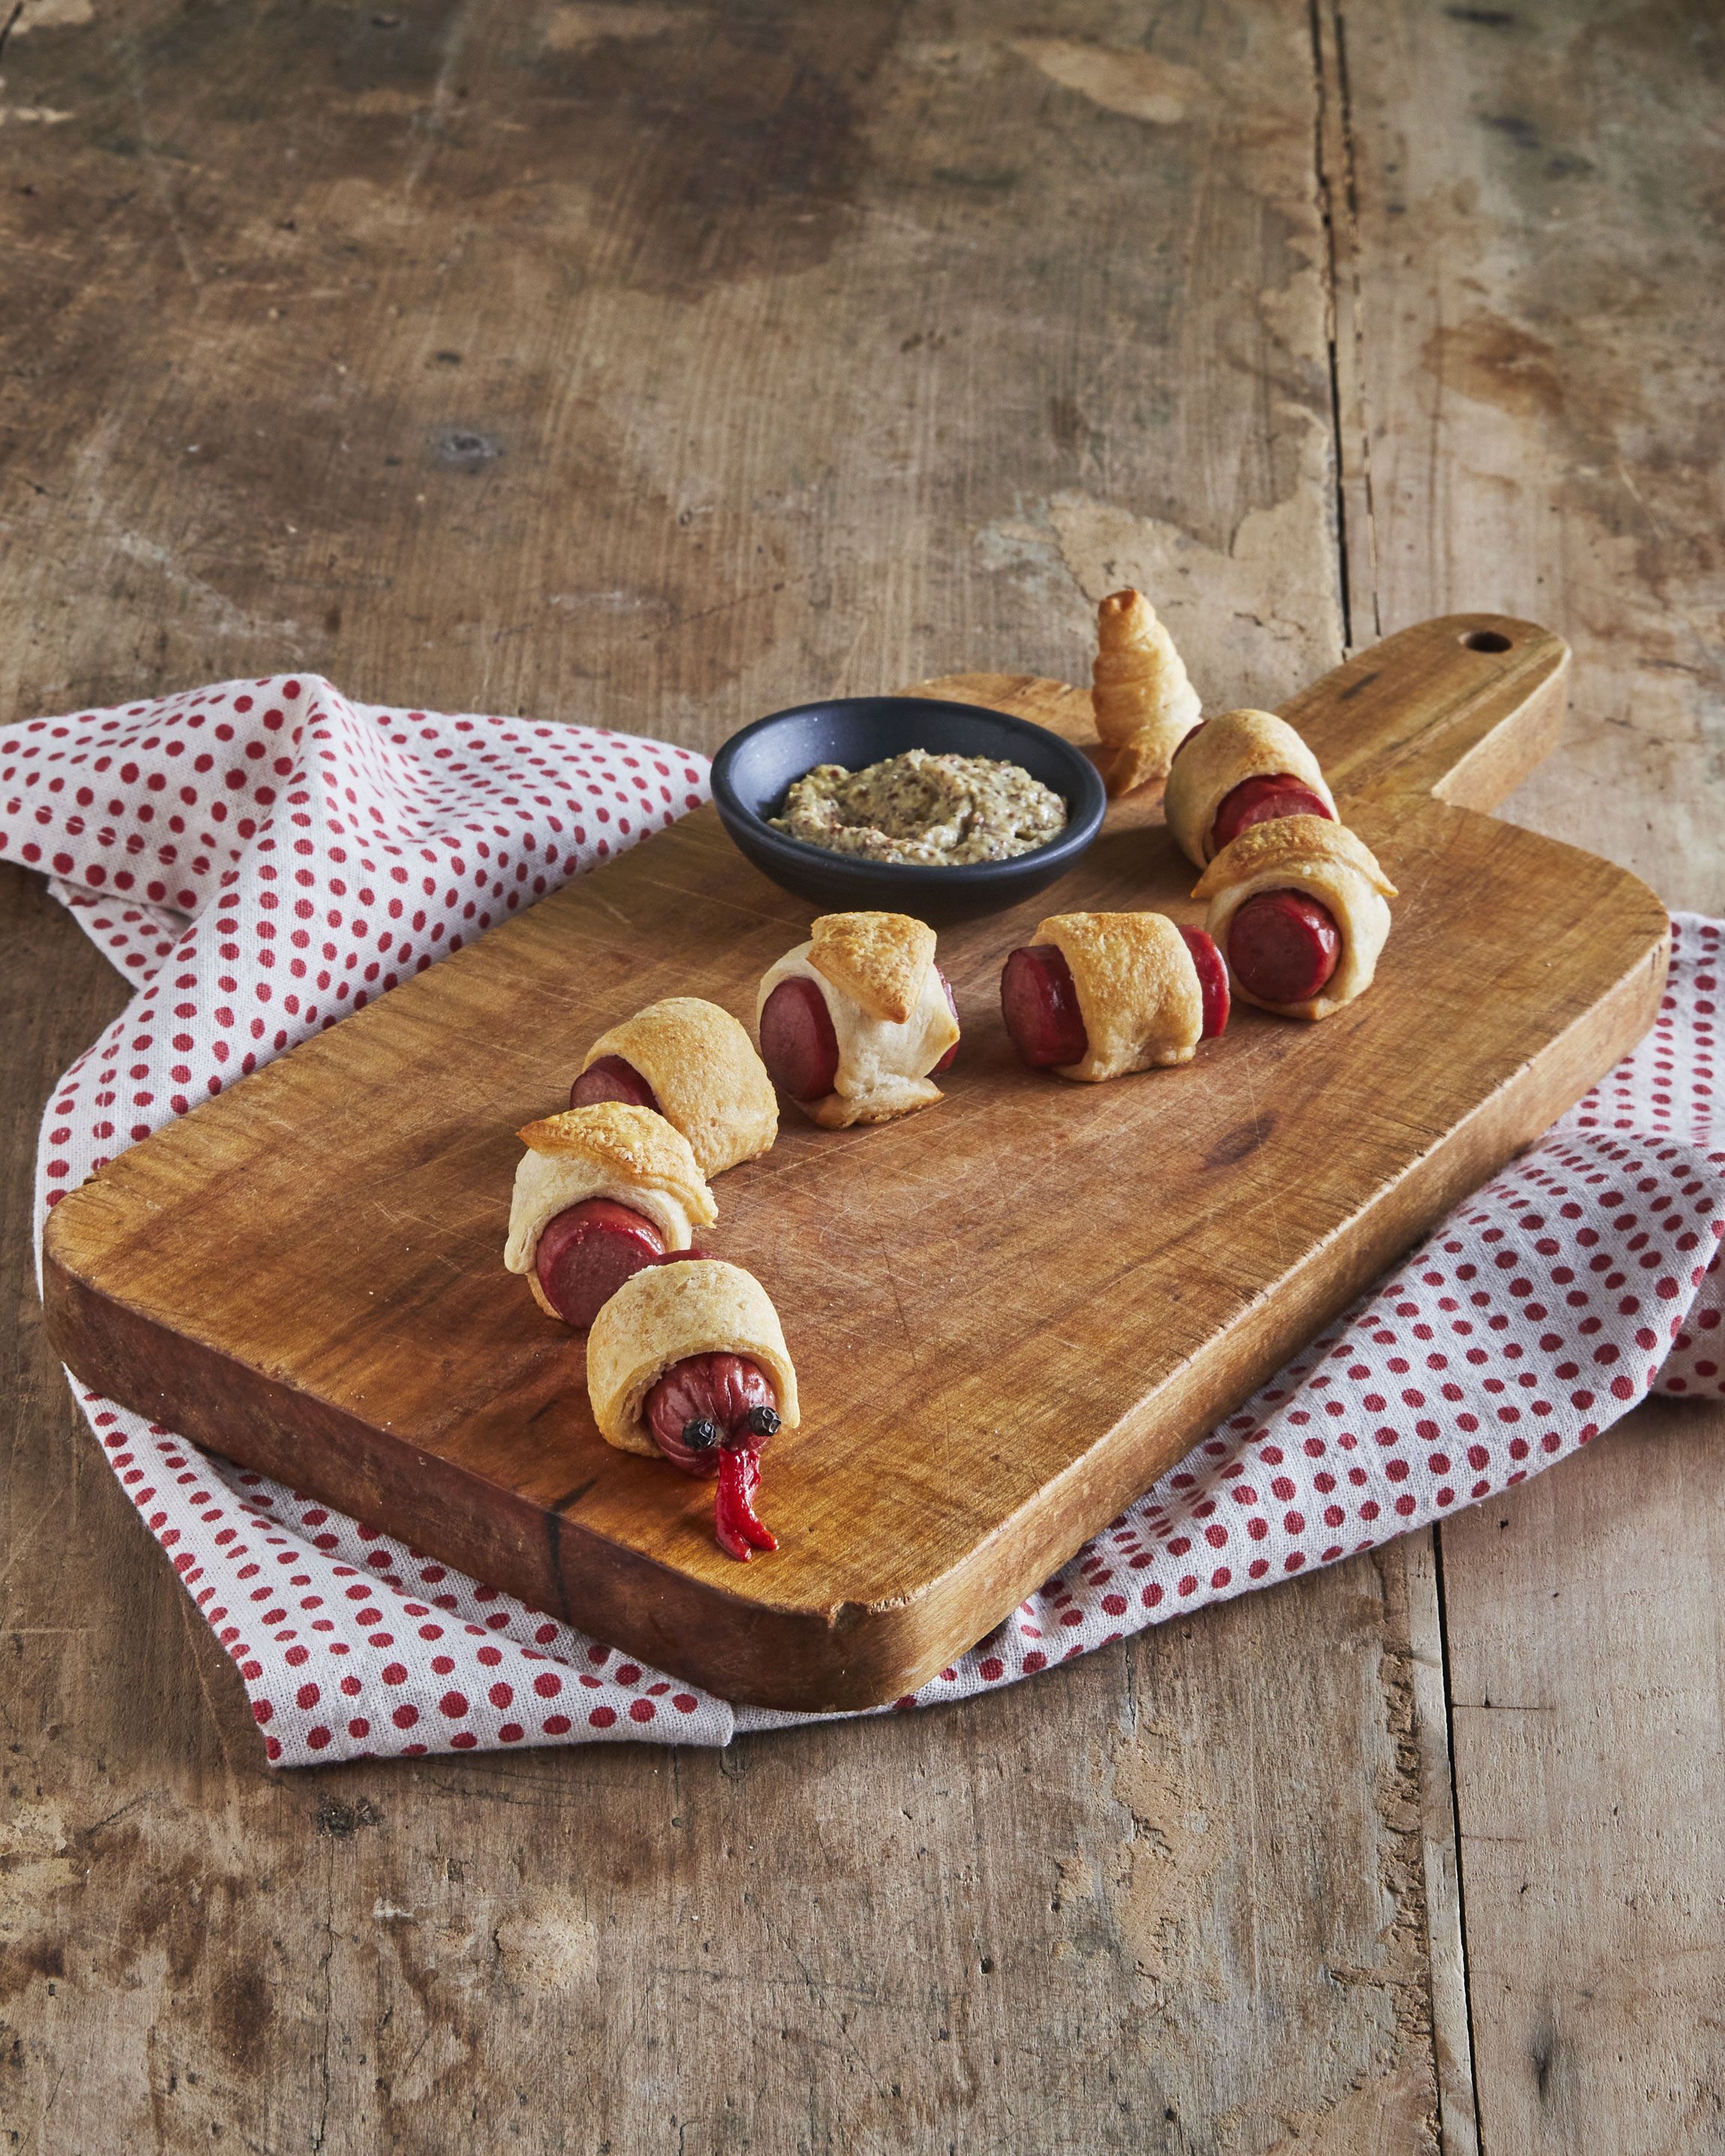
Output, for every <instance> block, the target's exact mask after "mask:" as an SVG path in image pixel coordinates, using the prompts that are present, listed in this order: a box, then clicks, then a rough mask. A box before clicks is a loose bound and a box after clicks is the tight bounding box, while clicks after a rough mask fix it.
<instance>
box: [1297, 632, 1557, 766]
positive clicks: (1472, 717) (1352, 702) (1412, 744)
mask: <svg viewBox="0 0 1725 2156" xmlns="http://www.w3.org/2000/svg"><path fill="white" fill-rule="evenodd" d="M1568 677H1569V647H1568V644H1566V643H1565V642H1564V641H1563V638H1562V637H1560V636H1557V635H1554V634H1553V632H1552V631H1551V630H1550V629H1541V628H1540V627H1539V626H1538V624H1537V623H1534V622H1531V621H1517V620H1516V619H1514V618H1513V617H1512V616H1511V615H1508V614H1498V613H1453V614H1444V615H1440V617H1439V618H1438V619H1435V620H1434V621H1422V622H1420V623H1418V624H1416V625H1415V626H1414V628H1412V629H1402V630H1401V631H1399V633H1398V634H1396V635H1394V636H1388V637H1385V638H1384V641H1383V642H1382V643H1381V644H1372V645H1370V646H1369V647H1368V649H1366V650H1364V651H1360V652H1356V653H1355V654H1354V656H1353V658H1352V659H1350V660H1348V661H1346V663H1345V664H1344V665H1340V666H1338V667H1337V668H1336V669H1335V670H1334V671H1333V672H1332V673H1329V674H1326V675H1324V677H1323V679H1322V680H1320V681H1315V682H1313V684H1312V686H1311V687H1310V688H1309V689H1305V690H1301V693H1300V694H1299V695H1298V696H1295V697H1294V698H1292V699H1291V701H1289V702H1288V703H1286V704H1284V705H1283V706H1282V707H1281V708H1282V716H1284V717H1285V718H1286V719H1287V720H1288V721H1290V723H1291V724H1292V725H1294V726H1297V727H1298V728H1299V729H1300V731H1301V733H1302V734H1303V735H1304V736H1305V737H1306V739H1307V742H1309V743H1310V744H1311V747H1312V752H1313V754H1314V755H1315V756H1316V757H1317V759H1318V761H1319V762H1320V763H1322V766H1323V767H1324V773H1325V775H1326V777H1327V778H1328V779H1329V782H1330V784H1331V786H1332V788H1333V789H1334V790H1335V792H1336V793H1337V795H1341V796H1345V797H1346V798H1347V799H1348V802H1349V803H1350V804H1356V803H1358V804H1366V805H1369V806H1372V807H1374V808H1380V807H1381V808H1384V809H1389V808H1393V807H1394V805H1395V804H1396V803H1397V802H1399V801H1406V800H1410V799H1414V798H1418V797H1420V796H1421V795H1430V794H1435V795H1436V796H1437V798H1439V799H1440V801H1447V802H1450V803H1453V804H1454V805H1455V806H1456V807H1457V808H1482V809H1490V808H1496V807H1497V804H1498V803H1499V802H1501V801H1502V800H1503V799H1504V798H1505V797H1506V796H1507V795H1508V794H1509V793H1512V792H1513V791H1514V789H1515V788H1517V786H1519V785H1520V784H1521V783H1522V780H1523V779H1524V778H1526V777H1527V774H1528V773H1530V772H1531V771H1532V769H1533V768H1534V767H1535V766H1536V765H1537V764H1538V763H1539V762H1541V761H1542V760H1543V758H1544V757H1547V756H1548V755H1549V754H1550V753H1551V752H1552V750H1553V748H1554V747H1556V745H1557V741H1558V734H1559V732H1560V731H1561V730H1562V727H1563V704H1564V700H1565V696H1566V695H1567V692H1568Z"/></svg>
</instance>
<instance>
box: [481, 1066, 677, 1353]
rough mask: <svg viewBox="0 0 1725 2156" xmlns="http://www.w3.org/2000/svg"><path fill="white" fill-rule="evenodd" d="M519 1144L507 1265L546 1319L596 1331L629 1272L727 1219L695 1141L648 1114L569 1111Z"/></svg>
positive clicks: (616, 1106) (602, 1106) (611, 1108)
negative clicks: (596, 1316) (602, 1309)
mask: <svg viewBox="0 0 1725 2156" xmlns="http://www.w3.org/2000/svg"><path fill="white" fill-rule="evenodd" d="M519 1135H520V1137H521V1142H522V1143H523V1144H524V1145H525V1146H526V1148H527V1150H526V1153H525V1154H523V1156H522V1158H521V1162H520V1163H519V1164H518V1166H517V1167H516V1175H515V1192H514V1195H513V1197H512V1198H511V1201H510V1208H509V1240H508V1242H507V1244H506V1246H505V1249H504V1253H503V1262H504V1264H505V1265H506V1266H507V1267H508V1269H509V1270H510V1271H511V1272H512V1273H522V1274H525V1275H526V1281H527V1285H528V1286H530V1287H531V1289H532V1291H533V1295H534V1298H535V1300H536V1301H537V1303H538V1305H539V1306H540V1308H541V1309H542V1311H544V1312H545V1313H546V1315H547V1317H560V1318H562V1320H563V1321H564V1322H565V1323H566V1324H571V1325H576V1326H582V1325H587V1324H589V1323H591V1322H592V1319H593V1313H594V1312H595V1311H596V1310H597V1309H598V1306H599V1305H600V1304H601V1303H602V1302H603V1301H604V1300H605V1297H606V1296H607V1295H608V1294H610V1293H611V1292H612V1291H614V1289H615V1288H616V1287H617V1286H619V1283H620V1282H621V1281H623V1280H624V1279H626V1278H627V1277H628V1276H629V1274H630V1273H632V1272H633V1271H634V1270H637V1269H639V1267H640V1266H642V1265H654V1264H656V1263H657V1262H658V1260H659V1259H660V1257H661V1256H662V1255H664V1254H665V1252H666V1251H675V1250H687V1249H688V1248H689V1246H690V1245H691V1243H692V1242H693V1240H694V1238H695V1230H696V1229H697V1228H706V1227H711V1224H712V1223H713V1222H714V1221H715V1220H716V1219H717V1218H718V1217H719V1216H718V1209H717V1208H716V1206H715V1204H713V1194H712V1193H711V1190H709V1189H708V1188H707V1187H706V1178H705V1177H704V1176H703V1175H702V1174H701V1169H700V1168H699V1166H698V1165H697V1163H696V1158H695V1155H694V1153H693V1152H691V1150H690V1146H689V1141H688V1140H687V1139H686V1138H685V1137H684V1136H683V1134H682V1132H680V1131H678V1130H674V1129H673V1128H672V1127H671V1126H670V1123H668V1122H666V1121H665V1117H664V1116H660V1115H655V1113H654V1111H652V1110H651V1109H650V1108H642V1107H636V1106H631V1105H629V1103H627V1102H624V1101H601V1102H598V1103H596V1104H595V1105H593V1106H590V1107H583V1108H567V1109H565V1110H564V1111H563V1112H562V1114H561V1115H558V1116H546V1117H545V1119H544V1120H543V1122H536V1123H529V1124H528V1125H527V1126H526V1128H525V1129H524V1130H522V1131H521V1132H520V1133H519Z"/></svg>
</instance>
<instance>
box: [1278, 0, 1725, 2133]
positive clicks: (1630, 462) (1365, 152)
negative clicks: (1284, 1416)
mask: <svg viewBox="0 0 1725 2156" xmlns="http://www.w3.org/2000/svg"><path fill="white" fill-rule="evenodd" d="M1316 19H1317V21H1318V23H1319V25H1320V28H1321V32H1322V52H1323V60H1324V82H1325V91H1326V100H1327V113H1328V115H1329V117H1330V118H1331V119H1332V121H1334V122H1335V123H1336V125H1337V128H1338V130H1339V131H1341V134H1342V136H1343V140H1341V141H1338V143H1337V146H1336V147H1335V148H1334V149H1333V150H1332V152H1331V163H1332V172H1333V177H1334V179H1335V182H1336V187H1335V196H1334V199H1335V206H1336V211H1337V223H1336V228H1335V236H1336V264H1337V275H1336V287H1337V352H1338V357H1339V359H1340V361H1341V362H1342V364H1341V366H1340V367H1339V368H1338V391H1339V394H1338V412H1339V416H1340V433H1339V445H1340V459H1341V472H1342V488H1343V499H1344V500H1345V501H1346V504H1347V545H1346V551H1345V573H1346V577H1347V588H1348V600H1349V611H1350V615H1351V619H1352V624H1353V635H1354V636H1355V638H1356V639H1367V638H1370V637H1373V636H1375V635H1378V634H1382V633H1384V631H1385V630H1388V629H1394V628H1396V627H1398V626H1399V625H1400V624H1402V623H1404V622H1407V621H1417V620H1419V619H1422V618H1423V617H1424V616H1425V615H1427V614H1429V613H1433V612H1435V611H1436V610H1438V609H1439V608H1445V607H1455V606H1469V605H1475V604H1478V603H1481V600H1482V598H1483V595H1484V594H1485V593H1486V592H1488V591H1489V593H1491V604H1493V605H1494V606H1506V607H1512V608H1517V609H1525V608H1539V609H1541V614H1540V618H1541V619H1545V620H1548V621H1551V622H1553V623H1554V624H1558V625H1560V626H1561V627H1562V629H1563V633H1564V634H1565V635H1567V636H1568V638H1569V639H1570V640H1571V641H1572V643H1573V644H1574V648H1575V673H1574V684H1573V689H1572V696H1571V701H1570V714H1569V721H1568V736H1567V739H1566V743H1565V749H1564V752H1563V754H1561V755H1559V756H1557V757H1553V758H1552V759H1551V760H1550V762H1548V763H1547V764H1545V765H1544V766H1543V767H1541V769H1540V770H1539V771H1538V773H1536V774H1535V775H1534V776H1533V778H1532V779H1531V780H1530V781H1529V783H1527V785H1526V786H1525V787H1524V788H1522V790H1521V792H1520V793H1518V794H1517V795H1516V796H1515V797H1514V798H1512V801H1511V803H1510V804H1509V807H1508V809H1507V813H1508V814H1510V815H1512V816H1513V817H1516V818H1517V819H1519V820H1522V821H1524V822H1526V823H1528V824H1532V826H1533V827H1534V828H1536V829H1540V830H1545V831H1549V832H1552V833H1554V834H1562V835H1563V837H1565V838H1568V839H1583V838H1585V839H1586V842H1587V843H1589V844H1595V845H1597V846H1598V847H1599V850H1600V851H1601V852H1603V853H1605V854H1607V855H1609V856H1610V857H1611V858H1612V859H1613V860H1618V861H1620V862H1622V863H1623V864H1624V865H1625V866H1628V867H1633V868H1637V869H1639V870H1640V872H1641V873H1642V874H1643V875H1645V876H1646V878H1647V880H1649V881H1650V882H1651V883H1652V884H1653V885H1655V887H1656V889H1657V890H1658V891H1659V892H1660V895H1661V896H1662V897H1663V898H1664V899H1665V901H1666V903H1667V905H1669V906H1692V907H1697V908H1699V909H1701V910H1702V911H1707V912H1712V913H1719V912H1721V911H1725V846H1722V844H1721V841H1720V830H1721V808H1722V805H1725V793H1722V788H1721V780H1720V774H1721V768H1722V767H1721V742H1722V720H1725V659H1722V653H1721V646H1720V643H1719V639H1718V636H1717V624H1718V620H1719V607H1720V602H1721V596H1722V587H1721V582H1720V566H1721V555H1720V544H1719V530H1720V501H1719V491H1718V488H1719V449H1720V437H1719V426H1718V395H1717V368H1716V366H1715V363H1714V355H1716V354H1717V351H1718V349H1719V345H1720V339H1721V335H1722V332H1725V221H1722V218H1721V216H1720V205H1719V200H1718V197H1717V193H1716V192H1712V191H1710V187H1709V180H1710V176H1711V168H1712V164H1713V163H1714V162H1716V160H1711V159H1709V157H1707V155H1706V154H1704V153H1698V151H1697V144H1698V142H1699V139H1700V136H1699V131H1700V130H1701V129H1702V127H1704V126H1712V124H1713V121H1714V119H1715V118H1716V117H1717V112H1718V110H1719V99H1720V95H1721V88H1722V78H1725V26H1722V23H1721V21H1720V18H1719V15H1718V13H1717V9H1713V8H1708V7H1707V6H1705V5H1700V4H1683V3H1682V0H1678V3H1677V4H1674V5H1669V6H1663V7H1658V8H1645V9H1640V10H1625V11H1618V10H1613V9H1609V8H1599V7H1594V6H1568V5H1565V6H1562V7H1558V8H1537V9H1536V8H1531V7H1516V6H1511V7H1507V8H1460V7H1456V8H1439V7H1433V6H1429V5H1427V6H1420V5H1408V4H1404V0H1393V4H1390V5H1387V6H1384V7H1373V8H1350V9H1348V10H1347V11H1346V13H1345V15H1344V13H1343V9H1342V8H1341V7H1340V6H1339V5H1334V6H1332V5H1324V6H1322V7H1321V8H1319V9H1318V10H1317V16H1316ZM1722 1434H1725V1431H1722V1419H1721V1417H1720V1415H1719V1414H1718V1412H1717V1409H1697V1408H1684V1407H1661V1408H1658V1409H1647V1410H1644V1411H1643V1412H1642V1413H1641V1414H1639V1415H1637V1416H1635V1418H1633V1419H1632V1421H1631V1423H1630V1425H1629V1426H1628V1427H1627V1428H1626V1429H1625V1430H1624V1431H1623V1433H1622V1435H1620V1437H1618V1438H1617V1439H1615V1440H1614V1441H1613V1442H1612V1443H1610V1444H1609V1445H1605V1446H1604V1447H1602V1448H1600V1449H1599V1451H1598V1452H1597V1454H1596V1455H1594V1456H1592V1457H1589V1459H1587V1460H1585V1461H1584V1462H1578V1464H1577V1466H1576V1468H1575V1470H1574V1472H1566V1473H1563V1474H1561V1475H1555V1476H1550V1477H1547V1478H1542V1480H1541V1481H1538V1483H1536V1484H1534V1485H1532V1486H1530V1487H1529V1488H1528V1489H1527V1491H1525V1492H1522V1493H1521V1494H1520V1495H1518V1496H1517V1501H1515V1502H1514V1503H1513V1504H1510V1505H1505V1506H1502V1507H1493V1506H1488V1507H1485V1508H1483V1510H1481V1511H1480V1512H1475V1513H1471V1514H1470V1515H1468V1516H1467V1517H1466V1519H1463V1520H1459V1521H1456V1522H1453V1523H1451V1524H1450V1525H1447V1526H1445V1528H1444V1530H1443V1533H1442V1545H1443V1548H1442V1565H1443V1573H1442V1577H1443V1586H1444V1608H1445V1615H1446V1619H1447V1630H1448V1647H1449V1673H1450V1682H1451V1686H1452V1712H1453V1716H1454V1755H1455V1799H1456V1812H1457V1818H1458V1821H1459V1827H1460V1835H1461V1884H1462V1888H1463V1892H1464V1895H1465V1904H1466V1920H1467V1926H1466V1928H1467V1940H1468V1973H1469V1979H1470V1989H1471V2000H1472V2008H1473V2039H1474V2046H1475V2059H1476V2067H1477V2071H1478V2096H1479V2123H1480V2128H1481V2134H1482V2137H1483V2140H1484V2145H1485V2147H1486V2149H1487V2150H1488V2151H1497V2150H1515V2151H1519V2150H1522V2149H1538V2150H1540V2151H1542V2152H1545V2151H1550V2152H1558V2151H1563V2152H1571V2156H1583V2152H1585V2156H1595V2152H1599V2156H1605V2153H1606V2152H1609V2156H1618V2152H1623V2156H1627V2152H1629V2151H1630V2150H1648V2149H1661V2150H1666V2149H1671V2150H1689V2149H1702V2148H1708V2149H1711V2148H1716V2147H1717V2146H1719V2145H1720V2142H1721V2138H1722V2136H1725V2123H1722V2119H1725V2056H1722V2047H1721V2043H1720V2038H1719V2030H1720V2026H1721V2023H1722V2020H1725V1948H1722V1946H1721V1924H1720V1912H1721V1909H1722V1907H1725V1844H1722V1839H1721V1835H1720V1834H1719V1831H1718V1829H1717V1819H1716V1818H1709V1817H1708V1816H1707V1814H1708V1812H1709V1811H1712V1812H1715V1813H1716V1812H1717V1791H1718V1789H1720V1787H1721V1785H1722V1779H1725V1730H1722V1727H1721V1720H1720V1708H1719V1700H1720V1693H1721V1680H1722V1665H1721V1651H1720V1638H1719V1633H1718V1629H1717V1622H1716V1619H1715V1614H1714V1606H1713V1605H1714V1604H1715V1602H1716V1600H1717V1581H1718V1578H1719V1571H1718V1564H1719V1554H1720V1553H1719V1534H1718V1507H1717V1477H1718V1471H1719V1470H1718V1460H1719V1452H1718V1446H1719V1440H1720V1437H1721V1435H1722ZM1709 1583H1711V1584H1709ZM1703 1789H1705V1790H1707V1791H1710V1792H1712V1796H1711V1797H1709V1798H1707V1799H1702V1796H1701V1794H1700V1793H1701V1792H1702V1790H1703Z"/></svg>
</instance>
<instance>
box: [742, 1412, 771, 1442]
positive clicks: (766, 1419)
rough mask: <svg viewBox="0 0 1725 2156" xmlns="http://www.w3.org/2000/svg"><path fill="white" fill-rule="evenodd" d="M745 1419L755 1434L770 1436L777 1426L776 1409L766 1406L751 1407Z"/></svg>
mask: <svg viewBox="0 0 1725 2156" xmlns="http://www.w3.org/2000/svg"><path fill="white" fill-rule="evenodd" d="M747 1424H748V1427H749V1429H750V1430H751V1431H752V1433H753V1435H755V1436H757V1437H771V1436H772V1435H773V1432H774V1431H775V1430H777V1429H778V1409H777V1408H767V1407H761V1408H751V1409H749V1411H748V1414H747Z"/></svg>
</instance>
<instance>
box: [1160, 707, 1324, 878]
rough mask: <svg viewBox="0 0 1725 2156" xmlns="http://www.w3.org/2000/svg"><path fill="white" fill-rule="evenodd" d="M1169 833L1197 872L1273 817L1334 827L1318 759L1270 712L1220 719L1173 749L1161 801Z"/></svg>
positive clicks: (1230, 713) (1210, 721)
mask: <svg viewBox="0 0 1725 2156" xmlns="http://www.w3.org/2000/svg"><path fill="white" fill-rule="evenodd" d="M1162 813H1163V815H1164V816H1165V817H1166V818H1167V819H1168V829H1169V830H1170V831H1172V832H1173V834H1174V838H1175V839H1176V841H1177V843H1178V845H1179V846H1180V848H1181V850H1182V851H1183V853H1184V854H1185V855H1187V857H1188V859H1189V860H1190V861H1191V862H1192V863H1193V865H1194V867H1197V868H1200V869H1201V868H1203V867H1204V866H1205V865H1207V864H1208V863H1209V862H1210V861H1211V860H1214V858H1215V856H1216V855H1218V854H1219V853H1220V852H1221V850H1222V849H1223V848H1224V846H1226V845H1229V844H1231V843H1232V841H1233V840H1234V839H1237V838H1238V837H1239V836H1240V833H1241V832H1242V831H1247V830H1250V829H1253V828H1254V827H1255V825H1257V824H1267V823H1271V822H1274V821H1275V819H1276V818H1277V817H1280V816H1322V817H1327V818H1328V819H1329V820H1330V821H1331V822H1332V823H1333V822H1334V821H1335V820H1336V800H1335V796H1334V795H1333V794H1332V793H1331V792H1330V789H1329V787H1328V785H1327V783H1326V781H1325V778H1324V775H1323V772H1322V768H1321V767H1320V766H1319V763H1318V761H1317V757H1315V756H1314V755H1313V754H1312V751H1311V750H1310V749H1309V748H1307V746H1306V744H1305V742H1303V741H1301V738H1300V737H1299V735H1298V734H1297V733H1296V731H1294V729H1293V727H1291V726H1290V725H1289V724H1288V722H1287V721H1286V719H1279V718H1277V717H1276V714H1275V713H1274V712H1273V711H1223V712H1220V713H1219V714H1218V716H1216V717H1215V718H1214V719H1208V720H1206V721H1204V723H1203V724H1202V725H1201V726H1194V728H1193V730H1192V731H1191V732H1190V733H1189V734H1188V735H1187V737H1186V738H1185V740H1184V741H1183V742H1181V743H1180V746H1179V750H1178V753H1177V754H1176V756H1175V757H1174V761H1173V767H1172V769H1171V770H1170V771H1169V773H1168V788H1167V791H1166V792H1165V793H1163V798H1162Z"/></svg>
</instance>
